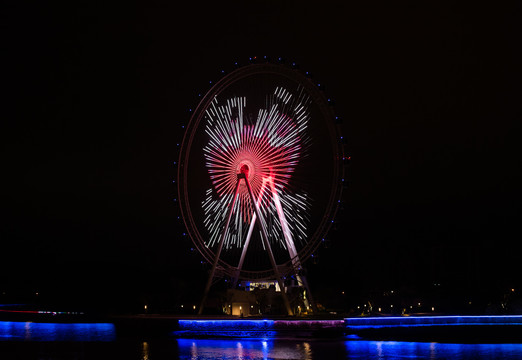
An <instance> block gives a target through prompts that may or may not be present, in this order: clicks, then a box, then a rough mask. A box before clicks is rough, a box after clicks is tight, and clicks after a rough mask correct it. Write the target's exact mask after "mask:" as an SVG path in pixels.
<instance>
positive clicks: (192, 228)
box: [178, 63, 344, 279]
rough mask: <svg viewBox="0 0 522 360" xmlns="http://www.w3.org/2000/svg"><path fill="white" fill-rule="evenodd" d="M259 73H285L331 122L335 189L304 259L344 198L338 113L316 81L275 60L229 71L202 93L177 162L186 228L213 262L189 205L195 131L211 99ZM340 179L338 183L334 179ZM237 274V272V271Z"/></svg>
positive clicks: (220, 263) (229, 267) (226, 269)
mask: <svg viewBox="0 0 522 360" xmlns="http://www.w3.org/2000/svg"><path fill="white" fill-rule="evenodd" d="M259 74H275V75H280V76H284V77H286V78H288V79H290V80H292V81H294V82H296V83H297V84H299V85H301V86H303V87H304V88H305V90H307V93H308V94H309V95H310V96H311V98H312V99H313V100H314V102H315V103H316V104H317V105H318V107H319V109H320V111H321V114H322V115H323V116H324V117H325V118H329V119H328V120H330V121H331V124H327V126H328V133H329V135H330V138H331V140H332V141H331V143H332V153H333V154H334V158H335V159H334V164H335V166H334V169H333V179H334V181H333V182H332V184H331V185H332V190H331V191H330V196H329V199H328V203H327V206H326V211H325V214H324V216H323V220H322V221H321V222H320V224H319V226H317V228H316V229H315V231H314V232H313V234H311V235H310V237H309V239H310V240H309V241H308V242H307V243H306V244H305V245H304V246H303V248H301V249H300V250H299V252H298V256H299V257H300V259H301V261H302V262H305V261H307V260H308V259H309V258H310V256H311V255H312V254H313V253H314V252H315V251H316V250H317V248H318V247H319V246H320V245H321V242H322V241H321V240H322V239H323V238H324V236H325V235H326V233H327V232H328V231H329V229H330V227H331V225H332V223H333V221H332V220H331V219H334V217H335V215H336V213H337V210H338V200H339V199H340V198H341V193H342V186H341V179H342V177H343V175H344V174H343V173H344V169H343V166H342V158H343V148H342V145H341V144H340V141H339V137H340V136H339V129H338V126H337V125H336V124H335V114H334V112H333V109H332V107H331V106H330V105H329V104H328V103H327V101H326V98H325V96H324V94H323V93H322V92H321V90H320V89H318V87H317V85H316V84H314V83H313V82H312V81H311V80H310V79H309V78H307V77H306V76H305V75H303V74H302V73H301V72H300V71H299V70H297V69H292V68H289V67H286V66H284V65H280V64H272V63H262V64H250V65H247V66H243V67H240V68H238V69H235V70H234V71H232V72H230V73H229V74H227V75H225V76H224V77H223V78H221V79H220V80H219V81H218V82H216V83H215V84H214V85H213V86H212V87H211V88H210V89H209V90H208V91H207V93H206V94H205V95H204V96H203V98H202V99H201V101H200V102H199V103H198V105H197V107H196V108H195V110H194V111H193V113H192V115H191V117H190V120H189V123H188V125H187V127H186V132H185V135H184V138H183V141H182V143H181V149H180V155H179V162H178V194H179V204H180V208H181V214H182V218H183V221H184V223H185V227H186V229H187V232H188V234H189V236H190V237H191V240H192V242H193V244H194V245H195V246H196V248H197V250H198V251H199V253H200V254H201V255H202V256H203V258H204V259H205V260H206V261H207V262H209V263H211V262H212V261H214V260H215V256H216V254H215V252H214V251H213V250H212V249H211V248H210V247H208V246H207V245H206V244H205V240H204V237H203V236H202V235H201V233H200V231H199V230H198V225H197V224H196V221H195V219H194V216H193V213H192V210H191V206H190V205H189V196H190V194H189V191H188V188H187V186H188V184H187V181H186V179H187V178H188V171H189V170H188V166H186V164H187V163H188V159H189V156H190V154H191V149H192V143H193V141H194V137H195V135H196V131H197V130H198V129H199V128H200V126H199V125H200V123H201V121H202V119H203V117H204V113H205V109H207V108H208V106H209V105H210V104H211V102H212V101H213V100H214V99H215V98H216V97H217V96H219V95H220V94H221V93H222V92H223V91H224V90H225V89H227V88H228V87H229V86H231V85H232V84H234V83H235V82H237V81H240V80H242V79H244V78H246V77H249V76H255V75H259ZM335 180H337V182H336V181H335ZM291 262H292V259H290V260H288V261H286V262H285V263H282V264H280V265H278V266H280V267H281V268H282V269H284V268H285V267H287V268H290V267H291V266H289V264H290V263H291ZM218 266H219V267H221V268H222V269H223V270H224V272H225V273H228V274H229V275H230V274H232V271H235V267H234V266H233V265H231V264H229V263H227V262H226V261H224V260H222V259H218ZM267 272H270V270H259V271H258V270H242V271H241V273H245V274H248V275H242V274H241V273H240V274H239V277H240V278H243V279H245V278H251V277H253V276H255V275H256V274H258V275H259V276H260V278H269V277H270V276H269V275H267V276H262V274H266V273H267ZM236 275H237V274H236Z"/></svg>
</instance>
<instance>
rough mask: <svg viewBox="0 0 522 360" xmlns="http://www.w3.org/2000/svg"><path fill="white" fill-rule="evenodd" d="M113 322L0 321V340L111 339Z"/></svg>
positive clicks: (113, 332)
mask: <svg viewBox="0 0 522 360" xmlns="http://www.w3.org/2000/svg"><path fill="white" fill-rule="evenodd" d="M115 337H116V331H115V329H114V325H113V324H105V323H98V324H57V323H33V322H18V321H0V341H13V340H15V341H16V340H24V341H113V340H114V339H115Z"/></svg>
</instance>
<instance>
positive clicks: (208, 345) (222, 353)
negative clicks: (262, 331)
mask: <svg viewBox="0 0 522 360" xmlns="http://www.w3.org/2000/svg"><path fill="white" fill-rule="evenodd" d="M177 342H178V351H179V358H180V359H184V360H185V359H190V360H199V359H241V360H251V359H462V360H469V359H478V358H487V359H522V344H440V343H417V342H396V341H364V340H346V341H343V340H331V341H327V340H310V341H299V340H294V341H288V340H285V341H278V340H274V339H270V340H268V339H266V340H254V339H252V340H185V339H179V340H177Z"/></svg>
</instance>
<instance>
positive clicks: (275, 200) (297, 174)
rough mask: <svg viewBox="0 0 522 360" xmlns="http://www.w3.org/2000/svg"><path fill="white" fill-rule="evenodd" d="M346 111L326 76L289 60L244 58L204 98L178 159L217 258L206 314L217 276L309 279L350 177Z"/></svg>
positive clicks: (196, 218)
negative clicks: (341, 119) (334, 101)
mask: <svg viewBox="0 0 522 360" xmlns="http://www.w3.org/2000/svg"><path fill="white" fill-rule="evenodd" d="M336 119H337V118H336V117H335V115H334V113H333V110H332V106H331V105H330V100H329V99H327V98H326V97H325V96H324V94H323V92H322V90H321V88H320V84H316V83H314V82H313V81H312V80H311V79H310V78H309V77H307V76H306V74H304V73H302V72H300V71H299V70H297V69H294V68H292V67H289V66H286V65H283V64H273V63H268V62H265V63H257V64H250V65H247V66H244V67H240V68H238V69H236V70H234V71H232V72H231V73H229V74H228V75H226V76H224V77H223V78H222V79H221V80H220V81H218V82H217V83H216V84H215V85H214V86H212V88H211V89H210V90H209V91H208V92H207V93H206V94H205V96H203V97H202V99H201V101H200V103H199V105H198V106H197V108H196V109H195V111H194V112H193V114H192V117H191V119H190V122H189V124H188V126H187V128H186V133H185V136H184V139H183V143H182V146H181V151H180V159H179V168H178V191H179V203H180V207H181V212H182V217H183V220H184V222H185V225H186V227H187V231H188V233H189V235H190V237H191V239H192V241H193V242H194V244H195V246H196V248H197V249H198V251H199V252H200V253H201V254H202V256H203V257H204V258H205V259H206V261H208V263H210V264H212V269H211V272H210V275H209V279H208V282H207V285H206V288H205V295H204V299H203V301H202V306H200V309H199V311H200V313H201V311H202V310H203V305H204V302H205V298H206V295H207V294H208V291H209V289H210V287H211V284H212V281H213V279H214V278H217V277H228V278H229V279H230V280H231V282H230V283H232V284H233V287H235V286H236V284H237V282H238V281H239V280H276V281H277V282H278V284H279V287H280V289H284V278H285V277H287V276H293V277H294V278H295V279H296V280H297V282H298V283H299V284H300V285H304V286H307V284H306V279H305V277H304V276H303V275H302V264H303V262H305V261H306V260H307V259H308V258H309V257H311V256H314V252H315V251H316V249H317V247H318V246H319V245H320V244H321V242H322V241H325V236H326V233H327V231H328V229H329V228H330V226H331V225H332V223H333V218H334V216H335V213H336V211H337V207H338V203H339V202H340V200H339V199H340V196H341V189H342V186H341V184H342V181H344V179H343V176H344V175H343V174H344V171H343V159H344V155H343V149H342V141H341V139H342V137H341V136H340V134H339V131H338V121H336ZM282 296H283V300H284V302H285V305H286V308H287V312H288V313H289V314H291V313H292V311H291V309H290V305H289V302H288V299H287V297H286V295H285V294H284V291H282Z"/></svg>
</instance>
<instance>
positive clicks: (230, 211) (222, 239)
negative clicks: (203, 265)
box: [198, 179, 239, 315]
mask: <svg viewBox="0 0 522 360" xmlns="http://www.w3.org/2000/svg"><path fill="white" fill-rule="evenodd" d="M238 191H239V179H238V180H237V184H236V190H235V191H234V198H233V199H232V204H231V205H230V209H229V210H228V215H227V221H226V223H225V227H224V228H223V232H221V238H220V239H219V244H218V248H217V252H216V257H215V258H214V262H213V263H212V269H211V270H210V274H209V276H208V280H207V285H206V286H205V291H204V292H203V298H202V299H201V304H200V305H199V309H198V315H201V314H203V308H204V306H205V302H206V301H207V296H208V292H209V291H210V286H211V285H212V280H213V279H214V274H215V272H216V267H217V264H218V262H219V257H220V256H221V250H222V249H223V243H224V242H225V237H226V235H227V232H228V226H229V225H230V219H231V218H232V212H233V211H234V206H235V205H236V199H237V194H238Z"/></svg>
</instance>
